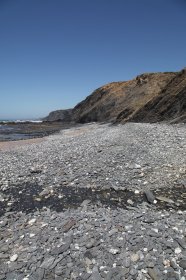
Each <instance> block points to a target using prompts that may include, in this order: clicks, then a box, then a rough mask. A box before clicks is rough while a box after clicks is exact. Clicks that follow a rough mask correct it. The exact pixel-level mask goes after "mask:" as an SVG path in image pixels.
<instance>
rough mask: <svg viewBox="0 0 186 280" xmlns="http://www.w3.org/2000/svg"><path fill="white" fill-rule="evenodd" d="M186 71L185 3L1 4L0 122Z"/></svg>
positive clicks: (21, 0)
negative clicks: (116, 85) (140, 78)
mask: <svg viewBox="0 0 186 280" xmlns="http://www.w3.org/2000/svg"><path fill="white" fill-rule="evenodd" d="M185 66H186V0H140V1H139V0H16V1H15V0H0V119H9V118H15V119H17V118H38V117H43V116H45V115H47V114H48V113H49V112H50V111H52V110H55V109H62V108H63V109H64V108H71V107H73V106H75V105H76V104H77V103H78V102H80V101H81V100H82V99H84V98H85V97H86V96H87V95H89V94H90V93H91V92H92V91H93V90H94V89H96V88H98V87H99V86H101V85H104V84H106V83H109V82H112V81H122V80H128V79H132V78H134V77H135V76H136V75H138V74H140V73H143V72H156V71H159V72H160V71H179V70H181V69H182V68H183V67H185Z"/></svg>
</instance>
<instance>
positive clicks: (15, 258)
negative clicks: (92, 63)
mask: <svg viewBox="0 0 186 280" xmlns="http://www.w3.org/2000/svg"><path fill="white" fill-rule="evenodd" d="M17 258H18V255H17V254H15V255H13V256H11V257H10V261H11V262H15V261H16V260H17Z"/></svg>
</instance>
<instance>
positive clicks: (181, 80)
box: [45, 69, 186, 123]
mask: <svg viewBox="0 0 186 280" xmlns="http://www.w3.org/2000/svg"><path fill="white" fill-rule="evenodd" d="M45 120H48V121H56V120H61V121H64V122H70V121H71V122H76V123H86V122H97V121H98V122H116V123H124V122H126V121H135V122H159V121H171V122H180V121H186V69H183V70H182V71H180V72H164V73H145V74H142V75H139V76H137V77H136V78H135V79H133V80H130V81H124V82H112V83H109V84H107V85H104V86H102V87H100V88H98V89H96V90H95V91H94V92H93V93H92V94H91V95H89V96H88V97H87V98H86V99H85V100H83V101H82V102H80V103H79V104H77V105H76V106H75V107H74V108H73V109H70V110H58V111H54V112H52V113H50V114H49V116H48V117H47V118H45Z"/></svg>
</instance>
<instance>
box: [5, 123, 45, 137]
mask: <svg viewBox="0 0 186 280" xmlns="http://www.w3.org/2000/svg"><path fill="white" fill-rule="evenodd" d="M26 121H29V122H33V123H41V122H42V121H40V120H0V122H1V123H3V124H0V142H2V141H13V140H24V139H30V138H33V137H34V134H33V133H30V134H25V133H23V131H22V133H21V128H20V127H19V124H18V125H16V126H15V125H12V126H11V122H15V123H20V122H21V123H24V122H26ZM19 131H20V133H19Z"/></svg>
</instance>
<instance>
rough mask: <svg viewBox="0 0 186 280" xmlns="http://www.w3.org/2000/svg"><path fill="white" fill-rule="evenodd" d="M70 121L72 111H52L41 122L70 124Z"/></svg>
mask: <svg viewBox="0 0 186 280" xmlns="http://www.w3.org/2000/svg"><path fill="white" fill-rule="evenodd" d="M71 119H72V109H66V110H56V111H52V112H51V113H50V114H49V115H48V116H47V117H45V118H43V121H47V122H54V121H63V122H71Z"/></svg>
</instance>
